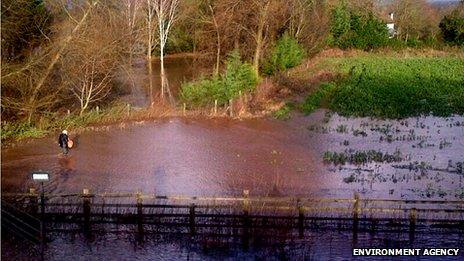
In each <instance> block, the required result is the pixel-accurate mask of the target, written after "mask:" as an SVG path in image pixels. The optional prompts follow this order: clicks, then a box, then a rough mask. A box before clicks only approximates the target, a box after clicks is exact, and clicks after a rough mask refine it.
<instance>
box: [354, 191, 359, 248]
mask: <svg viewBox="0 0 464 261" xmlns="http://www.w3.org/2000/svg"><path fill="white" fill-rule="evenodd" d="M359 212H360V206H359V193H358V192H355V193H354V203H353V238H354V239H357V237H358V225H359Z"/></svg>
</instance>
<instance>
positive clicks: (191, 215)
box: [189, 203, 196, 236]
mask: <svg viewBox="0 0 464 261" xmlns="http://www.w3.org/2000/svg"><path fill="white" fill-rule="evenodd" d="M189 226H190V235H192V236H193V235H195V232H196V231H195V203H192V204H190V208H189Z"/></svg>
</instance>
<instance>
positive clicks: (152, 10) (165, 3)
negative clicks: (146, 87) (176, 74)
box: [147, 0, 179, 102]
mask: <svg viewBox="0 0 464 261" xmlns="http://www.w3.org/2000/svg"><path fill="white" fill-rule="evenodd" d="M178 6H179V0H147V8H148V16H147V25H148V34H149V36H148V50H147V52H148V54H147V57H148V58H149V59H151V52H152V48H153V45H152V43H153V39H154V35H153V28H152V26H153V14H154V15H155V16H156V20H157V24H158V27H157V31H158V40H159V49H160V65H161V69H160V76H161V98H162V99H164V98H165V93H167V95H168V96H169V99H170V100H171V102H173V97H172V95H171V91H170V89H169V84H168V81H167V77H166V71H165V68H164V51H165V50H164V49H165V47H166V43H167V40H168V36H169V32H170V30H171V27H172V25H173V23H174V22H175V20H176V18H177V8H178ZM148 66H149V71H150V72H151V61H150V60H149V65H148Z"/></svg>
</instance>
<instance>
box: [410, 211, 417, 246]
mask: <svg viewBox="0 0 464 261" xmlns="http://www.w3.org/2000/svg"><path fill="white" fill-rule="evenodd" d="M416 221H417V210H416V208H412V209H411V210H410V211H409V240H410V241H414V234H415V232H416Z"/></svg>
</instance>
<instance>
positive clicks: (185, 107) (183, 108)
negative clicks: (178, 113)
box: [182, 102, 187, 116]
mask: <svg viewBox="0 0 464 261" xmlns="http://www.w3.org/2000/svg"><path fill="white" fill-rule="evenodd" d="M186 111H187V104H185V102H184V104H183V107H182V115H184V116H185V112H186Z"/></svg>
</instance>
